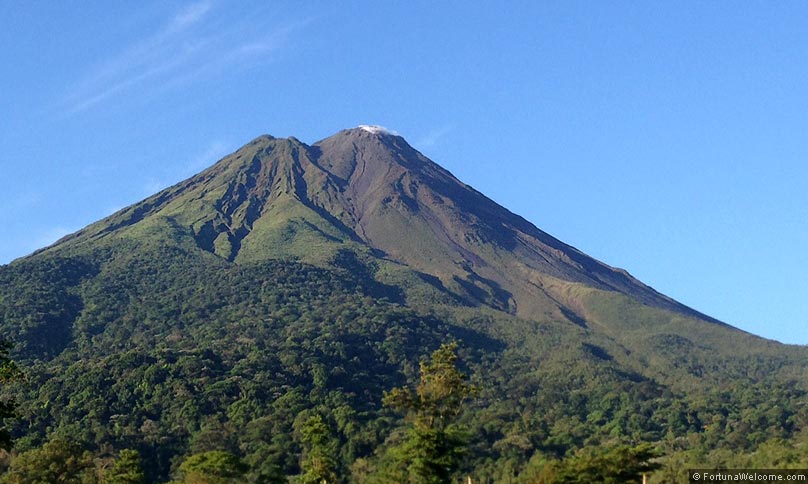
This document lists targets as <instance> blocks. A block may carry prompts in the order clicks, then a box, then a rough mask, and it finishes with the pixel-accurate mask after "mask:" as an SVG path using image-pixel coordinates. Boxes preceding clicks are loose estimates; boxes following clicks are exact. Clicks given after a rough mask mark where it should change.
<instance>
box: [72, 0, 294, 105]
mask: <svg viewBox="0 0 808 484" xmlns="http://www.w3.org/2000/svg"><path fill="white" fill-rule="evenodd" d="M228 7H230V5H226V4H223V5H222V6H221V8H220V9H219V11H217V9H216V6H215V5H214V3H213V2H212V1H201V2H197V3H193V4H189V5H187V6H186V7H185V8H183V9H181V10H180V11H178V12H176V13H175V14H174V15H173V16H172V17H171V18H170V19H168V20H167V21H164V22H163V27H162V28H158V29H157V30H156V31H155V32H154V33H152V34H151V35H147V36H146V37H144V38H142V39H140V40H137V41H134V42H132V43H131V44H130V45H129V46H127V47H125V48H123V49H121V50H120V51H119V52H118V53H117V54H116V55H113V56H112V57H110V58H107V59H104V60H102V61H101V62H100V63H99V65H98V66H97V67H96V68H94V69H91V70H90V71H89V72H88V73H87V74H86V75H85V77H84V78H83V79H82V80H81V81H80V82H78V83H76V84H74V85H73V86H72V87H71V88H70V89H69V92H68V95H67V96H65V97H64V99H63V100H62V104H61V109H62V111H63V112H64V113H65V114H67V115H72V114H76V113H79V112H82V111H86V110H88V109H92V108H94V107H96V106H98V105H100V104H102V103H105V102H111V101H113V100H119V99H122V98H123V97H124V96H134V97H140V98H142V97H145V96H148V95H152V94H155V93H160V92H163V91H165V90H168V89H174V88H176V87H178V86H180V85H184V84H187V83H191V82H197V81H203V80H205V78H206V77H207V76H210V75H214V74H219V73H224V72H226V71H227V70H228V69H229V68H231V67H234V66H238V67H241V68H244V67H249V66H251V65H254V64H256V63H259V62H261V61H265V60H268V58H267V56H268V55H269V54H271V53H272V52H273V51H274V50H276V49H278V48H279V47H280V46H282V45H283V44H284V42H285V41H286V38H287V37H288V36H289V35H290V34H291V33H292V32H293V31H295V30H296V29H298V28H300V27H302V26H304V25H306V24H307V23H308V22H309V21H303V22H294V23H288V24H285V25H278V26H277V28H275V29H274V30H272V29H271V30H270V31H269V32H268V33H267V30H266V28H265V26H262V28H260V29H259V28H257V27H256V26H255V23H254V18H252V17H251V16H249V15H246V14H245V15H241V16H234V15H235V14H234V15H229V12H228V11H226V10H225V9H226V8H228ZM214 12H216V13H217V15H213V13H214Z"/></svg>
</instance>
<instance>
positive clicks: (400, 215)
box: [50, 127, 709, 323]
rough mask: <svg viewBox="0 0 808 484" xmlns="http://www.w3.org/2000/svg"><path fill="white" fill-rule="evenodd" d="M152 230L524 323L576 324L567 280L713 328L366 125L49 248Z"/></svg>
mask: <svg viewBox="0 0 808 484" xmlns="http://www.w3.org/2000/svg"><path fill="white" fill-rule="evenodd" d="M148 230H152V231H160V230H164V231H172V232H173V233H174V237H175V238H177V239H178V240H185V241H186V242H188V243H190V242H191V239H193V242H194V243H195V244H196V245H197V246H198V247H200V248H202V249H204V250H207V251H210V252H213V253H215V254H217V255H219V256H221V257H223V258H225V259H227V260H231V261H236V262H247V261H253V262H254V261H260V260H266V259H271V258H283V257H296V258H299V259H301V260H304V261H308V262H313V263H316V264H326V263H328V262H329V261H330V258H333V256H334V254H335V253H336V252H337V251H338V250H340V249H341V248H350V249H355V250H358V251H360V252H364V253H367V254H369V255H372V256H374V257H376V258H380V259H383V260H385V261H389V262H392V263H395V264H398V265H401V266H406V267H407V268H409V269H412V270H414V271H416V272H419V273H422V274H426V275H429V276H432V277H434V278H436V279H433V280H434V281H435V282H439V286H440V288H441V290H445V291H448V292H450V293H452V294H453V295H455V296H457V297H458V298H459V299H461V300H464V301H466V302H469V303H477V304H479V303H483V304H487V305H489V306H492V307H495V308H497V309H501V310H504V311H506V312H509V313H512V314H516V315H518V316H521V317H526V318H535V317H539V316H540V317H544V318H547V317H554V318H568V319H571V320H573V321H577V322H579V323H581V322H583V321H584V320H585V319H586V318H585V317H584V316H585V315H584V314H579V313H582V310H581V309H580V308H577V307H576V306H578V305H579V304H580V302H579V301H576V300H574V298H573V299H570V297H571V294H573V293H575V291H574V290H572V289H571V288H570V284H572V285H573V286H577V285H583V286H586V287H591V288H596V289H601V290H606V291H616V292H619V293H621V294H625V295H627V296H629V297H631V298H632V299H635V300H638V301H640V302H642V303H644V304H648V305H651V306H655V307H658V308H662V309H668V310H672V311H674V312H678V313H682V314H687V315H690V316H695V317H699V318H701V319H704V320H709V318H707V317H705V316H703V315H700V314H698V313H696V312H695V311H693V310H691V309H689V308H687V307H685V306H682V305H681V304H678V303H677V302H675V301H673V300H671V299H669V298H667V297H665V296H664V295H661V294H659V293H657V292H656V291H654V290H653V289H651V288H649V287H648V286H645V285H644V284H642V283H641V282H639V281H637V280H636V279H634V278H633V277H631V276H630V275H629V274H628V273H627V272H625V271H622V270H617V269H614V268H612V267H609V266H607V265H605V264H603V263H601V262H599V261H597V260H594V259H592V258H590V257H588V256H586V255H585V254H583V253H581V252H580V251H578V250H577V249H575V248H573V247H571V246H569V245H567V244H564V243H562V242H560V241H559V240H557V239H555V238H553V237H551V236H550V235H548V234H546V233H544V232H542V231H541V230H539V229H538V228H536V227H535V226H534V225H532V224H530V223H529V222H527V221H526V220H524V219H523V218H521V217H519V216H517V215H514V214H512V213H511V212H509V211H507V210H506V209H504V208H502V207H500V206H499V205H497V204H496V203H494V202H493V201H491V200H490V199H488V198H486V197H485V196H484V195H482V194H480V193H479V192H477V191H476V190H474V189H472V188H471V187H468V186H467V185H465V184H463V183H462V182H460V181H459V180H457V179H456V178H455V177H454V176H452V175H451V174H450V173H449V172H447V171H446V170H444V169H442V168H441V167H440V166H438V165H437V164H435V163H433V162H432V161H430V160H429V159H427V158H425V157H424V156H423V155H421V154H420V153H419V152H417V151H416V150H414V149H413V148H412V147H410V146H409V145H408V144H407V143H406V141H405V140H404V139H403V138H401V137H399V136H396V135H392V134H389V133H387V132H384V131H379V130H371V129H367V128H361V127H360V128H355V129H351V130H345V131H342V132H340V133H337V134H336V135H334V136H331V137H329V138H327V139H324V140H322V141H320V142H317V143H315V144H314V145H312V146H307V145H305V144H303V143H301V142H300V141H298V140H296V139H294V138H290V139H275V138H272V137H269V136H263V137H260V138H257V139H256V140H254V141H252V142H251V143H249V144H248V145H247V146H245V147H244V148H242V149H240V150H239V151H237V152H236V153H234V154H232V155H230V156H228V157H226V158H225V159H223V160H222V161H220V162H219V163H217V164H216V165H215V166H213V167H211V168H210V169H208V170H205V171H204V172H202V173H200V174H199V175H197V176H195V177H193V178H191V179H189V180H187V181H185V182H182V183H180V184H178V185H176V186H174V187H171V188H169V189H167V190H164V191H163V192H161V193H159V194H157V195H155V196H153V197H150V198H149V199H147V200H145V201H144V202H141V203H139V204H136V205H133V206H132V207H129V208H127V209H125V210H124V211H122V212H120V213H118V214H115V215H113V216H112V217H110V218H108V219H105V220H103V221H101V222H99V223H97V224H94V225H92V226H90V227H88V228H87V229H84V230H82V231H80V232H78V233H77V234H74V235H73V236H70V237H68V238H66V239H64V240H63V241H62V242H61V243H59V244H57V245H56V246H55V247H53V248H51V249H50V250H51V251H53V250H59V249H60V248H62V247H63V246H71V245H80V244H81V243H83V242H86V241H89V240H98V239H105V238H109V237H115V236H119V235H122V236H126V235H135V236H139V235H141V234H143V233H144V231H148Z"/></svg>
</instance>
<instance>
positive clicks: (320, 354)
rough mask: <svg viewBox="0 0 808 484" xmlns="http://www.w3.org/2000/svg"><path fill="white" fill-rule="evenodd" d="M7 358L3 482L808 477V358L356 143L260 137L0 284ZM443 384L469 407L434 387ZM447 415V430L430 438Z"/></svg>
mask: <svg viewBox="0 0 808 484" xmlns="http://www.w3.org/2000/svg"><path fill="white" fill-rule="evenodd" d="M0 336H2V338H3V339H5V340H7V341H9V342H10V343H11V344H12V345H13V346H12V350H11V352H10V355H11V357H12V358H13V359H14V360H15V361H16V362H17V364H18V366H19V367H20V368H21V369H22V372H23V374H24V377H23V378H16V379H9V380H7V381H5V382H4V384H3V387H2V391H3V394H4V396H5V398H6V399H8V398H13V399H14V400H15V401H16V403H17V414H18V416H17V418H13V419H8V420H7V422H6V424H7V425H8V428H9V430H10V432H11V435H12V436H13V437H14V439H15V444H14V447H13V449H12V450H11V454H9V455H6V456H5V464H4V465H5V466H6V467H7V472H6V473H5V474H4V477H3V479H5V480H6V482H168V481H169V480H171V479H175V480H178V481H179V482H287V480H288V479H290V478H291V479H295V480H296V482H322V480H323V479H325V480H326V481H329V482H330V481H334V482H344V483H348V482H399V481H400V480H401V479H402V477H401V476H403V475H409V474H407V471H406V469H415V468H416V467H417V468H418V469H421V471H418V472H422V471H423V469H427V468H429V466H423V465H421V464H418V465H421V467H418V466H416V467H412V466H414V465H415V464H414V462H415V463H418V462H420V463H423V462H425V461H429V462H432V461H431V460H430V459H437V458H436V457H435V455H439V456H443V457H441V459H443V458H444V457H445V459H447V460H445V461H441V460H440V459H437V460H435V462H444V463H445V465H442V467H441V465H439V466H438V467H440V469H443V470H441V471H440V472H438V471H435V474H434V476H433V477H434V479H437V480H434V479H433V480H429V479H427V478H426V477H423V476H425V475H427V474H428V472H427V471H423V472H422V474H423V473H427V474H423V475H422V474H417V473H416V474H417V475H422V477H423V479H422V478H416V477H409V478H408V479H410V480H411V481H412V482H448V481H451V482H456V481H459V480H460V479H462V478H463V477H464V476H471V477H472V479H473V482H524V483H530V482H536V483H538V482H579V481H575V480H571V479H573V477H574V476H578V477H575V478H576V479H577V478H582V477H580V476H589V477H588V479H589V481H588V482H598V480H599V479H600V480H601V481H603V482H612V481H609V480H608V479H616V480H615V481H613V482H625V480H626V479H627V478H628V477H627V475H624V474H620V475H619V476H617V477H615V476H612V477H609V476H597V475H594V474H593V473H597V472H599V471H598V469H607V468H608V469H611V468H620V469H624V471H625V472H629V474H630V475H638V473H640V472H647V473H651V472H653V475H652V480H651V482H681V480H680V479H681V478H682V473H683V472H684V471H685V469H687V467H688V466H694V467H708V466H728V465H746V464H749V465H764V464H765V465H764V467H766V466H768V467H776V466H800V465H802V466H805V465H806V462H805V458H804V456H805V455H806V454H805V452H804V446H805V445H806V442H808V438H807V437H806V435H808V434H806V433H805V432H806V430H805V429H806V423H808V408H806V406H805V405H804V402H805V397H806V390H808V377H807V376H806V375H807V373H806V370H808V351H806V350H805V348H801V347H793V346H787V345H781V344H778V343H776V342H772V341H767V340H764V339H762V338H758V337H756V336H754V335H750V334H747V333H744V332H742V331H739V330H737V329H735V328H733V327H731V326H729V325H726V324H724V323H721V322H718V321H716V320H713V319H711V318H709V317H707V316H704V315H701V314H699V313H698V312H696V311H693V310H692V309H690V308H687V307H685V306H683V305H681V304H679V303H678V302H676V301H673V300H672V299H670V298H667V297H666V296H664V295H662V294H659V293H658V292H656V291H654V290H653V289H652V288H650V287H648V286H646V285H644V284H642V283H641V282H640V281H637V280H636V279H634V278H633V277H631V276H630V275H629V274H628V273H627V272H625V271H622V270H619V269H615V268H612V267H609V266H608V265H606V264H603V263H601V262H599V261H596V260H594V259H591V258H589V257H588V256H586V255H585V254H583V253H581V252H580V251H578V250H577V249H574V248H573V247H571V246H569V245H567V244H564V243H563V242H560V241H558V240H556V239H554V238H552V237H551V236H549V235H547V234H546V233H544V232H542V231H540V230H539V229H538V228H536V227H535V226H533V225H532V224H530V223H529V222H527V221H525V220H524V219H522V218H520V217H518V216H516V215H514V214H511V213H510V212H508V211H507V210H505V209H504V208H502V207H499V206H498V205H496V204H494V203H493V202H492V201H490V200H489V199H487V198H485V197H484V196H483V195H482V194H480V193H478V192H476V191H474V190H473V189H471V188H470V187H467V186H465V185H463V184H462V183H461V182H459V181H457V180H456V179H454V177H452V176H451V174H449V173H448V172H446V171H445V170H443V169H442V168H440V167H439V166H437V165H436V164H434V163H433V162H431V161H430V160H428V159H426V158H425V157H423V155H421V154H420V153H417V152H416V151H415V150H413V149H412V148H411V147H409V145H407V144H406V142H405V141H404V140H403V138H400V137H397V136H393V135H390V134H387V133H379V132H372V131H368V130H363V129H358V130H356V129H355V130H347V131H345V132H341V133H338V134H337V135H335V136H333V137H331V138H328V139H326V140H323V141H322V142H319V143H317V144H315V145H312V146H308V145H305V144H303V143H301V142H299V141H298V140H295V139H293V138H292V139H287V140H277V139H275V138H271V137H262V138H258V139H257V140H255V141H254V142H252V143H251V144H249V145H247V146H245V147H244V148H243V149H242V150H239V151H238V152H236V153H234V154H233V155H231V156H229V157H226V158H225V159H223V160H222V161H220V162H219V163H217V164H216V165H214V166H213V167H211V168H210V169H208V170H205V171H204V172H202V173H201V174H199V175H197V176H195V177H192V178H191V179H189V180H186V181H184V182H182V183H180V184H178V185H175V186H174V187H171V188H168V189H166V190H165V191H163V192H161V193H158V194H156V195H154V196H153V197H150V198H148V199H146V200H144V201H143V202H140V203H139V204H135V205H133V206H132V207H127V208H125V209H123V210H122V211H120V212H118V213H116V214H114V215H112V216H111V217H108V218H107V219H104V220H102V221H99V222H97V223H95V224H93V225H91V226H89V227H87V228H85V229H83V230H81V231H79V232H77V233H76V234H73V235H71V236H68V237H67V238H65V239H64V240H62V241H60V242H59V243H57V244H55V245H54V246H52V247H49V248H46V249H44V250H42V251H39V252H38V253H35V254H33V255H31V256H29V257H26V258H23V259H20V260H17V261H15V262H13V263H12V264H9V265H6V266H2V267H0ZM444 345H449V346H444ZM441 348H443V350H441ZM446 348H451V355H456V357H457V360H456V361H455V360H454V357H455V356H449V353H447V352H446ZM441 351H443V352H441ZM436 352H437V353H436ZM441 355H442V356H441ZM430 356H431V357H432V358H433V360H430ZM434 358H439V359H440V358H443V360H442V361H444V364H442V366H441V365H439V364H438V363H436V362H435V361H436V360H434ZM430 361H433V363H432V366H430V363H429V362H430ZM446 362H450V363H446ZM438 367H440V368H443V370H441V371H444V372H446V373H445V374H449V375H454V376H453V378H457V380H456V381H457V382H460V381H463V382H464V383H463V384H462V385H461V384H460V383H457V384H456V385H455V386H454V387H453V388H455V390H456V391H459V392H460V393H461V394H462V398H459V399H458V398H455V396H456V395H455V396H452V395H454V394H452V393H451V392H449V393H446V394H444V393H442V392H443V390H442V389H441V388H440V385H438V387H437V389H436V387H435V386H434V385H433V386H430V385H431V384H427V383H424V382H425V381H429V376H428V375H429V372H428V371H427V372H426V376H425V369H427V370H429V369H430V368H432V369H434V368H438ZM455 371H456V372H459V373H453V372H455ZM458 375H466V376H467V377H468V379H467V380H465V379H464V378H463V377H461V376H458ZM453 381H455V380H453ZM419 382H420V383H419ZM466 384H467V385H468V387H466V386H464V385H466ZM396 388H397V389H398V390H395V391H394V389H396ZM408 388H409V389H410V390H406V389H408ZM424 388H426V389H428V391H427V390H423V389H424ZM458 389H459V390H458ZM464 389H465V390H464ZM422 390H423V391H424V392H426V395H427V396H429V398H426V397H424V395H423V394H422V393H419V392H421V391H422ZM466 390H467V391H466ZM408 391H411V392H414V393H407V392H408ZM391 392H392V393H391ZM430 392H431V393H430ZM385 395H387V397H386V396H385ZM390 395H398V396H399V397H400V398H398V399H395V398H392V397H390ZM407 395H409V396H407ZM430 395H431V396H430ZM435 395H438V396H437V397H436V396H435ZM441 395H442V396H441ZM416 396H417V397H416ZM446 398H448V399H449V400H446ZM452 398H455V400H451V399H452ZM430 399H431V400H430ZM450 400H451V401H452V402H453V403H452V404H451V405H448V404H447V403H446V402H447V401H450ZM418 402H420V403H418ZM424 402H429V403H428V404H427V403H424ZM385 403H386V405H385ZM447 405H448V406H447ZM430 406H432V407H434V406H437V407H439V408H451V409H452V411H451V412H450V413H451V419H450V420H451V423H446V425H445V426H438V427H437V429H438V430H435V428H436V427H432V426H430V425H431V424H430V425H426V424H424V422H427V421H428V422H433V421H434V419H433V418H432V417H429V418H427V417H424V415H427V416H429V415H431V414H428V413H426V414H424V413H423V412H426V410H427V409H428V408H431V407H430ZM447 415H448V414H441V416H440V419H443V418H447V419H448V417H447ZM440 419H439V420H440ZM419 432H420V433H419ZM435 432H438V433H435ZM436 435H437V437H435V436H436ZM430 436H432V437H430ZM433 437H434V439H433ZM419 439H420V440H419ZM429 439H433V440H429ZM413 442H416V443H418V444H417V445H416V444H414V443H413ZM424 442H432V443H433V444H434V445H433V446H430V445H432V444H430V445H426V444H424ZM425 449H426V450H425ZM429 449H433V450H434V452H433V453H432V454H430V453H429V452H432V451H430V450H429ZM435 449H437V450H435ZM440 449H442V450H440ZM416 451H417V452H422V453H423V452H426V454H418V453H417V452H416ZM419 456H420V457H419ZM436 465H437V464H436ZM48 469H49V470H48ZM447 469H448V471H447ZM626 469H628V470H626ZM450 471H451V472H450ZM46 472H50V473H51V474H47V473H46ZM217 473H218V474H217ZM441 473H443V474H441ZM416 474H412V475H416ZM59 476H62V477H59ZM64 476H73V477H71V479H73V480H66V479H68V478H67V477H64ZM127 476H128V477H127ZM206 476H207V477H206ZM211 476H213V477H211ZM216 476H218V477H216ZM323 476H327V478H326V477H323ZM391 476H392V477H391ZM396 476H397V477H396ZM435 476H438V477H435ZM63 477H64V479H63ZM59 479H62V480H61V481H60V480H59ZM217 479H218V480H217ZM419 479H420V480H419Z"/></svg>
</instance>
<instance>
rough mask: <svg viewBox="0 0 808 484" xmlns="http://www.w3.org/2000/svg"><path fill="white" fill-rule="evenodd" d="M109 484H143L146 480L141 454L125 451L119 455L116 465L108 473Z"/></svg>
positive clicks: (134, 451)
mask: <svg viewBox="0 0 808 484" xmlns="http://www.w3.org/2000/svg"><path fill="white" fill-rule="evenodd" d="M105 477H106V482H107V484H141V483H143V482H144V480H145V476H144V473H143V467H142V465H141V462H140V453H139V452H138V451H136V450H132V449H124V450H122V451H121V453H120V454H118V459H117V460H116V461H115V465H114V466H113V467H112V469H110V470H109V471H108V473H107V475H106V476H105Z"/></svg>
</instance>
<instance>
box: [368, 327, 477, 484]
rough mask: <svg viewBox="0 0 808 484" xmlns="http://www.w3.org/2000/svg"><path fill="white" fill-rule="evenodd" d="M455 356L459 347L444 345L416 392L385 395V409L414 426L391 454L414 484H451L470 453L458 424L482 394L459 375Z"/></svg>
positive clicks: (396, 391)
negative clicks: (466, 404)
mask: <svg viewBox="0 0 808 484" xmlns="http://www.w3.org/2000/svg"><path fill="white" fill-rule="evenodd" d="M456 350H457V343H455V342H452V343H448V344H443V345H441V347H440V348H438V349H437V350H436V351H435V352H434V353H432V357H431V359H430V361H429V362H422V363H421V381H420V382H419V383H418V385H417V386H416V388H415V391H413V390H411V389H410V388H395V389H393V390H391V391H390V392H389V393H385V395H384V399H383V403H384V405H385V406H387V407H390V408H392V409H394V410H396V411H399V412H401V413H403V414H405V416H406V418H407V420H409V421H410V422H411V424H412V426H411V427H410V428H409V429H408V430H407V435H406V437H405V439H404V441H403V442H402V443H401V444H400V445H399V446H397V447H396V448H394V449H392V450H391V453H392V455H393V456H394V458H395V460H397V461H398V462H399V463H400V464H401V465H403V466H404V467H406V471H407V472H406V474H407V476H408V477H407V479H408V481H409V482H410V483H412V484H441V483H448V482H451V480H452V475H453V474H454V473H455V472H456V471H457V469H458V467H459V466H460V463H461V459H462V457H463V454H464V451H465V447H466V443H467V436H466V434H465V432H463V430H462V429H461V428H460V427H459V426H458V425H457V418H458V417H459V416H460V414H461V412H462V410H463V404H464V402H465V401H466V400H467V399H469V398H471V397H472V396H474V395H476V394H477V391H478V390H477V388H476V387H475V386H473V385H471V384H469V383H468V382H467V381H466V380H467V377H466V375H465V374H463V373H462V372H460V371H459V370H458V369H457V366H456V363H457V355H456V354H455V351H456Z"/></svg>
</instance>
